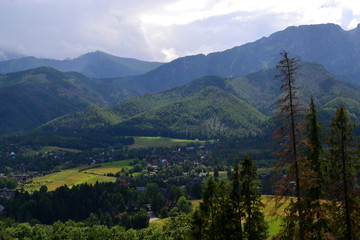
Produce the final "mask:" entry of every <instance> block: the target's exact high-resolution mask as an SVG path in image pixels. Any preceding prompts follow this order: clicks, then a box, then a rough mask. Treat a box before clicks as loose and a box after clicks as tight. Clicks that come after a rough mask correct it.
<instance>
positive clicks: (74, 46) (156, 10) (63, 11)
mask: <svg viewBox="0 0 360 240" xmlns="http://www.w3.org/2000/svg"><path fill="white" fill-rule="evenodd" d="M0 8H1V9H2V13H1V15H0V29H1V32H2V34H1V37H0V51H6V52H14V53H21V54H24V55H33V56H37V57H47V58H57V59H61V58H68V57H70V58H73V57H77V56H79V55H80V54H84V53H86V52H89V51H95V50H102V51H105V52H108V53H111V54H114V55H118V56H123V57H133V58H138V59H143V60H151V61H152V60H156V61H169V60H172V59H174V58H176V57H179V56H184V55H189V54H198V53H205V54H206V53H209V52H213V51H221V50H225V49H228V48H231V47H234V46H238V45H241V44H244V43H246V42H250V41H255V40H257V39H258V38H261V37H263V36H268V35H270V34H271V33H273V32H275V31H279V30H282V29H284V28H286V27H287V26H289V25H302V24H317V23H328V22H331V23H336V24H339V25H341V26H342V27H343V28H344V29H347V30H348V29H351V28H354V27H356V26H357V24H358V23H359V21H360V2H359V3H358V0H302V1H288V0H273V1H268V0H253V1H245V0H196V1H194V0H173V1H169V0H152V1H147V0H137V1H126V0H106V1H104V0H76V1H73V0H61V1H58V0H0Z"/></svg>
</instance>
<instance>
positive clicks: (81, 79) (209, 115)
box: [0, 24, 360, 138]
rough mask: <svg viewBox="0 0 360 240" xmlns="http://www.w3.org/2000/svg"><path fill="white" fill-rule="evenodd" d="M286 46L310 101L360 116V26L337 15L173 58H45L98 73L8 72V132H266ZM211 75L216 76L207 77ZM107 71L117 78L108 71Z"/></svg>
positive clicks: (14, 64)
mask: <svg viewBox="0 0 360 240" xmlns="http://www.w3.org/2000/svg"><path fill="white" fill-rule="evenodd" d="M282 50H286V51H288V52H290V54H291V56H294V57H298V58H300V59H301V60H302V62H303V63H304V64H303V67H302V68H301V74H300V75H299V79H298V82H299V85H300V86H301V87H302V90H301V95H302V97H303V98H304V99H305V101H307V100H308V98H309V97H310V95H313V96H314V97H315V99H316V103H317V104H318V107H319V109H320V115H321V118H322V119H327V118H329V116H331V115H332V113H333V111H334V109H335V108H336V106H337V105H338V104H339V103H344V104H345V105H346V107H347V108H348V109H349V110H350V112H351V118H352V119H353V120H354V121H357V122H360V94H359V90H360V85H359V83H360V54H359V53H360V26H358V27H357V28H356V29H353V30H351V31H344V30H342V29H341V28H340V27H339V26H337V25H334V24H322V25H309V26H300V27H289V28H287V29H285V30H284V31H281V32H277V33H274V34H272V35H271V36H269V37H267V38H262V39H259V40H257V41H255V42H253V43H248V44H245V45H242V46H239V47H235V48H232V49H229V50H226V51H224V52H218V53H211V54H209V55H206V56H205V55H196V56H188V57H183V58H179V59H176V60H174V61H172V62H170V63H165V64H160V63H146V62H141V61H137V60H130V59H127V60H124V59H121V58H117V57H114V56H109V55H106V54H104V53H101V52H96V53H90V54H86V55H83V56H82V57H79V58H77V59H74V60H64V61H57V60H46V61H45V60H44V62H46V64H50V63H51V64H53V66H52V67H54V68H55V67H56V68H57V69H59V68H60V70H65V71H78V72H81V73H83V74H85V75H87V76H91V77H97V78H98V79H95V78H89V77H85V76H84V75H81V74H77V73H62V72H59V71H58V70H55V69H52V68H38V69H35V70H29V71H24V72H19V73H11V74H6V75H1V76H0V99H2V104H1V105H2V106H6V107H1V108H0V114H1V116H2V119H1V120H2V121H1V122H2V123H1V125H0V132H1V133H10V132H14V131H19V130H30V129H33V128H35V127H38V128H37V130H36V131H37V132H42V131H43V132H47V133H54V134H62V133H66V134H70V133H71V134H72V133H81V132H94V131H96V132H98V131H102V132H107V133H108V134H117V135H155V136H156V135H161V136H178V137H190V138H196V137H203V138H212V137H221V136H230V135H231V136H240V137H241V136H242V137H246V136H257V135H261V134H262V133H263V131H264V127H266V126H268V125H269V119H270V118H271V117H272V115H273V111H274V107H275V105H274V102H275V99H277V97H278V95H279V90H278V87H279V83H278V81H277V80H276V79H274V76H275V75H276V74H277V71H276V69H275V68H274V66H275V65H276V63H277V62H278V61H279V59H280V54H279V53H280V52H281V51H282ZM27 61H28V62H27ZM41 61H42V60H39V59H35V58H20V59H16V60H10V61H3V62H0V71H3V72H6V71H12V70H13V71H15V70H16V69H19V68H20V67H24V66H27V67H31V66H34V65H33V64H34V63H36V64H45V63H44V62H41ZM308 62H311V63H308ZM85 63H86V64H85ZM65 67H66V69H65ZM11 69H12V70H11ZM136 71H142V72H143V74H140V75H134V74H139V72H138V73H136ZM144 72H146V73H144ZM125 75H126V76H127V77H123V76H125ZM129 75H134V76H129ZM210 75H211V76H213V77H206V76H210ZM107 77H112V78H111V79H101V78H107ZM10 82H11V84H10ZM172 88H173V89H172ZM169 89H171V90H169ZM160 91H163V92H160ZM13 93H14V94H13ZM143 94H147V95H143ZM48 95H50V96H48ZM131 96H137V97H134V98H130V97H131ZM44 99H46V100H44ZM125 99H127V100H125ZM70 103H71V104H70ZM69 104H70V105H69ZM52 106H56V107H55V108H54V110H52V109H53V107H52ZM94 107H95V108H94ZM103 107H106V108H103ZM109 107H110V108H109ZM89 108H90V109H89ZM60 110H62V111H60ZM78 111H80V112H78ZM64 114H66V115H64ZM29 115H31V116H32V117H31V118H28V116H29ZM55 118H57V119H55ZM14 119H23V120H21V121H20V120H16V121H14ZM26 120H27V121H26ZM50 120H51V121H50ZM47 121H50V122H48V123H46V122H47ZM45 123H46V124H45ZM42 124H44V125H42ZM40 125H42V126H41V127H39V126H40Z"/></svg>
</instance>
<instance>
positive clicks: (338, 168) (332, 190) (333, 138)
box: [327, 105, 360, 240]
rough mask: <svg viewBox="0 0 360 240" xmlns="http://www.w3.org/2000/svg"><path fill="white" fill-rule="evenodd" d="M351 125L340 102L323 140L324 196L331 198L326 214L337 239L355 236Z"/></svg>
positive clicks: (356, 217)
mask: <svg viewBox="0 0 360 240" xmlns="http://www.w3.org/2000/svg"><path fill="white" fill-rule="evenodd" d="M353 130H354V124H352V123H351V122H350V120H349V117H348V115H347V113H346V110H345V107H344V106H343V105H340V106H339V107H338V108H337V110H336V113H335V115H334V116H333V118H332V120H331V122H330V132H329V137H328V139H327V144H328V146H329V151H328V166H327V167H328V184H327V196H328V198H329V199H331V200H332V202H331V204H330V211H329V213H330V214H332V213H333V214H334V216H333V220H334V221H335V222H334V224H333V225H332V226H331V227H332V229H333V230H335V233H334V234H335V236H336V238H337V239H347V240H355V239H359V237H360V235H359V229H360V226H359V224H360V223H359V220H360V219H359V199H358V198H359V197H358V195H359V193H358V192H356V175H355V169H354V163H355V161H356V160H357V153H356V145H357V143H356V142H355V139H354V135H353Z"/></svg>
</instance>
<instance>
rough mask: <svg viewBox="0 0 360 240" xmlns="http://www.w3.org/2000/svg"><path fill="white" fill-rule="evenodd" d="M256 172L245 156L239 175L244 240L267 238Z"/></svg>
mask: <svg viewBox="0 0 360 240" xmlns="http://www.w3.org/2000/svg"><path fill="white" fill-rule="evenodd" d="M256 171H257V168H256V165H255V164H254V163H253V161H252V159H251V158H250V157H249V156H247V155H245V156H244V160H243V162H242V169H241V172H240V175H241V180H242V184H241V196H242V198H243V209H244V210H243V211H244V217H245V218H244V220H245V223H244V236H245V237H244V239H247V240H263V239H266V238H267V229H268V226H267V223H266V222H265V218H264V214H263V212H262V209H263V208H264V204H263V203H262V202H261V195H260V192H259V189H260V184H259V181H258V175H257V172H256Z"/></svg>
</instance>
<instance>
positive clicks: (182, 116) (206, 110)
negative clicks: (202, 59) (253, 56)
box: [37, 63, 360, 139]
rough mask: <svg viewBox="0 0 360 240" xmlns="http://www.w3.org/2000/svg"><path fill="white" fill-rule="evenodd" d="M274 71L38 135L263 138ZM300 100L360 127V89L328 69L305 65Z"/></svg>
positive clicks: (132, 105) (187, 88) (124, 106)
mask: <svg viewBox="0 0 360 240" xmlns="http://www.w3.org/2000/svg"><path fill="white" fill-rule="evenodd" d="M276 73H277V71H276V69H275V68H273V69H268V70H263V71H259V72H256V73H252V74H249V75H246V76H244V77H241V78H223V77H216V76H212V77H203V78H200V79H197V80H194V81H191V82H190V83H188V84H185V85H183V86H181V87H176V88H173V89H170V90H166V91H163V92H160V93H156V94H147V95H142V96H138V97H133V98H130V99H127V100H125V101H123V102H121V103H120V104H118V105H116V106H114V107H112V108H101V109H88V110H84V111H81V112H77V113H72V114H67V115H64V116H62V117H60V118H58V119H55V120H53V121H51V122H49V123H47V124H45V125H42V126H40V127H39V128H38V129H37V131H38V132H52V133H54V134H59V135H63V134H65V135H70V134H72V135H76V134H83V133H84V132H86V133H90V132H92V131H93V132H98V131H103V132H106V133H107V134H109V135H114V136H117V135H120V136H127V135H148V136H166V137H182V138H204V139H209V138H216V137H224V136H228V137H249V136H260V135H262V134H264V131H266V127H268V126H270V125H271V122H272V121H271V119H272V117H273V116H274V111H275V110H276V104H275V102H276V99H277V98H278V96H279V94H280V92H279V85H280V82H279V80H278V79H276V78H274V76H275V75H276ZM297 82H298V85H299V87H300V88H301V91H300V98H301V99H304V102H303V104H304V106H306V105H307V103H308V101H309V97H310V96H313V97H314V99H315V101H316V104H317V107H318V109H319V115H320V119H321V120H324V121H327V120H328V119H329V118H330V117H331V116H332V115H333V113H334V112H335V109H336V107H337V106H338V104H340V103H342V104H344V105H345V106H346V107H347V109H349V110H350V112H351V114H350V116H351V118H352V120H353V121H355V122H360V91H359V90H360V85H358V84H354V83H349V82H344V81H341V80H339V79H337V78H336V77H335V76H333V75H332V74H330V73H329V72H328V71H326V69H325V68H324V67H322V66H321V65H319V64H314V63H304V64H303V65H302V67H301V69H300V72H299V76H298V79H297Z"/></svg>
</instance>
